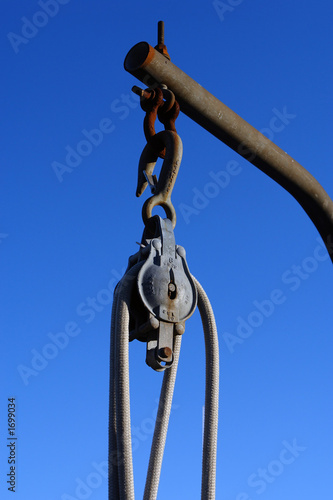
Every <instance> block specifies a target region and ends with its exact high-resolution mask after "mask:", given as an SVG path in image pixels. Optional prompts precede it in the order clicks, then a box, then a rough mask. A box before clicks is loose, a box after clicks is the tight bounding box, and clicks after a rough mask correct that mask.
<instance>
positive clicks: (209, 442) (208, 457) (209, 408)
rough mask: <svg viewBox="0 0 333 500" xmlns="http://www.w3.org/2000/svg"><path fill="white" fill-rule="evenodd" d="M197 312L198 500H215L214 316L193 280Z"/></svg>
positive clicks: (216, 353)
mask: <svg viewBox="0 0 333 500" xmlns="http://www.w3.org/2000/svg"><path fill="white" fill-rule="evenodd" d="M193 279H194V282H195V285H196V287H197V290H198V309H199V312H200V316H201V320H202V325H203V329H204V335H205V350H206V389H205V421H204V442H203V453H202V482H201V500H215V483H216V452H217V428H218V410H219V346H218V336H217V329H216V323H215V318H214V313H213V309H212V306H211V304H210V302H209V299H208V297H207V295H206V293H205V291H204V289H203V288H202V286H201V285H200V283H199V282H198V281H197V280H196V279H195V278H193Z"/></svg>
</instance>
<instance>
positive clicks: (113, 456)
mask: <svg viewBox="0 0 333 500" xmlns="http://www.w3.org/2000/svg"><path fill="white" fill-rule="evenodd" d="M142 264H143V263H142V262H140V263H138V264H136V265H135V266H133V267H132V268H131V269H130V270H129V271H128V272H127V273H126V274H125V275H124V276H123V278H122V279H121V281H120V283H119V284H118V286H117V288H116V290H115V300H114V307H113V308H112V320H113V325H114V326H112V327H111V342H110V344H111V349H113V352H111V357H110V371H111V373H110V406H109V407H110V424H109V439H110V445H109V446H110V447H109V454H110V457H109V458H110V459H109V463H110V464H111V466H112V467H110V473H111V474H109V476H110V479H109V500H116V499H117V500H118V499H119V500H134V477H133V461H132V438H131V416H130V390H129V359H128V343H129V340H128V335H129V331H128V325H129V302H130V296H131V292H132V285H133V283H134V278H135V277H136V276H137V274H138V271H139V269H140V267H141V266H142Z"/></svg>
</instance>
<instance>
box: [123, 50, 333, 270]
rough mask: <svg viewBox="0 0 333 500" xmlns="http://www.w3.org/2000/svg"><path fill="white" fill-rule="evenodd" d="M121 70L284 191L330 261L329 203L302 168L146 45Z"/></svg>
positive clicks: (332, 213) (332, 215)
mask: <svg viewBox="0 0 333 500" xmlns="http://www.w3.org/2000/svg"><path fill="white" fill-rule="evenodd" d="M124 67H125V69H126V71H128V72H129V73H131V74H132V75H133V76H135V77H136V78H138V79H139V80H141V81H142V82H143V83H144V84H145V85H146V86H147V87H148V86H152V85H154V84H155V85H156V84H157V83H158V84H160V83H163V84H165V85H167V87H168V88H169V89H170V90H172V91H173V92H174V94H175V96H176V99H177V101H178V102H179V104H180V108H181V111H183V112H184V113H185V114H186V115H187V116H188V117H189V118H192V119H193V120H194V121H195V122H197V123H198V124H199V125H201V126H202V127H203V128H205V129H206V130H208V132H210V133H211V134H213V135H215V137H217V138H218V139H220V140H221V141H222V142H224V143H225V144H226V145H227V146H229V147H230V148H232V149H233V150H234V151H236V152H237V153H238V154H240V155H241V156H243V157H244V158H245V159H247V160H248V161H250V162H251V163H252V164H253V165H255V166H256V167H258V168H259V169H260V170H261V171H262V172H264V173H265V174H267V175H268V176H269V177H271V178H272V179H273V180H275V181H276V182H277V183H278V184H280V186H282V187H283V188H285V189H286V190H287V191H288V192H289V193H290V194H291V195H292V196H293V197H294V198H295V199H296V200H297V201H298V203H299V204H300V205H301V206H302V207H303V209H304V210H305V212H306V213H307V214H308V216H309V217H310V219H311V220H312V222H313V223H314V224H315V226H316V228H317V229H318V231H319V233H320V235H321V237H322V238H323V241H324V243H325V245H326V248H327V250H328V252H329V254H330V257H331V260H332V261H333V202H332V200H331V199H330V197H329V196H328V194H327V193H326V191H325V190H324V189H323V188H322V186H321V185H320V184H319V183H318V182H317V181H316V179H315V178H314V177H313V176H312V175H311V174H310V173H309V172H308V171H307V170H306V169H305V168H304V167H302V165H300V164H299V163H298V162H297V161H295V160H294V159H293V158H291V157H290V156H289V155H288V154H287V153H285V152H284V151H283V150H282V149H280V148H279V147H278V146H277V145H276V144H274V143H273V142H272V141H270V140H269V139H267V137H265V136H264V135H263V134H261V133H260V132H259V131H258V130H257V129H255V128H254V127H252V125H250V124H249V123H247V122H246V121H245V120H243V119H242V118H241V117H240V116H238V115H237V114H236V113H234V112H233V111H232V110H231V109H230V108H228V107H227V106H226V105H225V104H223V103H222V102H221V101H219V100H218V99H217V98H216V97H214V96H213V95H212V94H210V93H209V92H208V91H207V90H205V89H204V88H203V87H202V86H201V85H199V84H198V83H197V82H196V81H195V80H193V79H192V78H191V77H189V76H188V75H187V74H186V73H184V72H183V71H182V70H181V69H179V68H178V67H177V66H175V65H174V64H173V63H172V62H171V61H170V60H168V59H167V58H166V57H164V56H163V55H162V54H160V53H159V52H158V51H157V50H155V49H154V48H153V47H151V46H150V45H149V44H148V43H147V42H140V43H138V44H136V45H135V46H134V47H132V49H131V50H130V51H129V52H128V54H127V56H126V58H125V62H124Z"/></svg>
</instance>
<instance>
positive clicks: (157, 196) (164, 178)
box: [136, 130, 183, 228]
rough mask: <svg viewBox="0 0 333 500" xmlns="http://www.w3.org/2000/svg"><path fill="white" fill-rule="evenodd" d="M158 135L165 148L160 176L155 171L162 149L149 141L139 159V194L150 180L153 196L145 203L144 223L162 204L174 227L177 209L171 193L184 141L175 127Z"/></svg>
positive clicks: (137, 191) (143, 208)
mask: <svg viewBox="0 0 333 500" xmlns="http://www.w3.org/2000/svg"><path fill="white" fill-rule="evenodd" d="M156 137H157V138H158V142H159V143H161V145H163V146H161V147H163V148H165V149H166V153H165V158H164V161H163V164H162V167H161V173H160V176H159V179H158V180H157V177H156V175H153V171H154V167H155V165H156V162H157V159H158V156H159V151H158V150H156V147H154V145H152V143H151V142H148V144H147V145H146V146H145V148H144V150H143V151H142V154H141V157H140V161H139V172H138V186H137V190H136V195H137V196H141V195H142V193H143V192H144V190H145V189H146V187H147V185H148V183H149V185H150V187H151V191H152V193H153V196H151V197H150V198H148V200H146V201H145V203H144V205H143V207H142V219H143V222H144V224H145V225H147V223H148V220H149V219H150V218H151V217H152V210H153V208H154V207H156V206H157V205H160V206H161V207H162V208H163V209H164V210H165V213H166V216H167V218H168V219H169V220H171V222H172V226H173V228H175V226H176V211H175V208H174V206H173V205H172V202H171V193H172V190H173V187H174V185H175V182H176V178H177V174H178V170H179V167H180V162H181V159H182V155H183V143H182V141H181V138H180V137H179V135H178V134H177V133H176V132H174V131H172V130H163V131H162V132H159V133H158V134H156ZM155 144H156V143H155Z"/></svg>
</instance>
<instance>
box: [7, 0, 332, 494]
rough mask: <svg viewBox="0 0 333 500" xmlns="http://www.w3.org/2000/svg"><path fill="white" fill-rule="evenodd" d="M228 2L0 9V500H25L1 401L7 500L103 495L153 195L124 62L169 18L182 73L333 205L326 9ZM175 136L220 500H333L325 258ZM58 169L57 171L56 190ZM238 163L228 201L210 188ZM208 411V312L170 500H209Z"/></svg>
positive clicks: (181, 218) (226, 154)
mask: <svg viewBox="0 0 333 500" xmlns="http://www.w3.org/2000/svg"><path fill="white" fill-rule="evenodd" d="M216 5H217V4H216ZM224 5H225V6H227V7H225V6H224V7H223V6H222V2H220V4H219V6H218V5H217V6H214V3H213V2H212V1H209V2H206V1H205V2H204V1H202V0H200V1H196V2H193V1H188V0H186V1H183V2H176V1H170V2H160V1H156V2H154V3H151V4H144V3H142V2H128V1H126V0H124V1H122V2H111V1H109V2H107V1H105V0H96V1H94V2H93V1H90V2H89V1H84V2H78V1H75V0H66V1H65V0H62V1H60V0H57V1H56V0H54V1H53V2H49V3H48V2H47V1H44V2H43V0H41V1H40V2H38V1H33V0H29V1H22V0H20V1H15V2H13V1H10V0H3V1H2V15H1V21H0V23H1V53H2V57H1V64H2V74H3V77H2V91H1V96H0V100H1V116H2V129H1V138H2V141H1V142H2V147H1V153H0V162H1V170H2V175H1V178H2V179H1V203H2V214H3V216H2V218H1V226H0V253H1V306H2V307H1V309H2V314H1V349H0V352H1V362H0V370H1V398H0V436H1V440H0V496H1V499H4V500H5V499H9V498H13V496H12V493H11V492H9V491H8V490H7V486H8V485H7V484H6V474H7V473H8V472H9V465H8V464H7V460H8V450H9V448H8V447H6V443H7V441H6V439H7V424H6V419H7V416H6V412H7V398H9V397H15V398H16V409H17V437H18V439H17V445H16V451H17V464H16V465H17V468H16V473H17V483H16V487H17V492H16V496H15V499H16V500H68V499H70V500H73V498H74V499H77V500H79V499H81V498H82V499H83V498H89V499H91V500H105V499H106V498H107V481H106V479H105V477H103V470H101V469H100V467H101V466H102V465H103V462H104V461H105V460H106V459H107V427H108V377H109V374H108V366H109V324H110V310H111V301H110V294H111V292H110V291H113V288H114V286H115V283H116V281H117V280H118V279H119V277H120V276H121V274H122V273H123V271H124V268H125V266H126V264H127V259H128V257H129V255H131V254H133V253H134V252H136V250H137V245H136V243H135V242H136V241H138V240H140V238H141V234H142V229H143V223H142V220H141V207H142V203H143V201H144V199H145V198H146V197H147V194H148V193H147V194H145V195H144V199H137V198H136V197H135V188H136V181H137V164H138V159H139V156H140V154H141V151H142V149H143V147H144V145H145V139H144V136H143V132H142V120H143V112H142V110H141V109H140V107H139V106H138V98H137V97H136V96H134V95H132V94H131V90H130V89H131V87H132V85H134V84H137V83H138V82H137V81H135V79H134V78H133V77H132V76H130V75H129V74H127V73H126V72H125V71H124V69H123V60H124V58H125V55H126V53H127V51H128V50H129V49H130V48H131V47H132V46H133V45H134V44H135V43H137V42H139V41H142V40H146V41H148V42H149V43H151V44H152V45H155V43H156V25H157V21H158V20H159V19H163V20H164V21H165V29H166V44H167V47H168V50H169V53H170V54H171V58H172V60H173V62H174V63H175V64H176V65H178V66H180V67H181V68H182V69H183V70H184V71H186V72H187V73H188V74H189V75H190V76H192V77H193V78H195V79H196V80H197V81H198V82H199V83H201V84H202V85H203V86H204V87H206V88H207V89H208V90H210V91H211V92H212V93H213V94H215V95H216V96H217V97H218V98H220V99H221V100H222V101H223V102H224V103H225V104H226V105H228V106H229V107H231V108H232V109H233V110H234V111H235V112H237V113H238V114H240V115H241V116H242V117H243V118H244V119H246V120H247V121H249V122H250V123H251V124H252V125H254V126H255V127H257V128H258V129H260V130H261V129H265V131H264V132H265V133H266V134H267V135H270V136H271V137H272V138H273V140H274V142H276V143H277V144H278V145H279V146H280V147H281V148H282V149H283V150H284V151H287V152H288V153H289V154H290V155H291V156H292V157H294V158H295V159H296V160H297V161H299V162H300V163H301V164H302V165H303V166H304V167H305V168H306V169H308V170H309V171H310V172H311V173H312V174H313V175H314V176H315V177H316V178H317V180H318V181H319V182H320V183H321V184H322V185H323V187H324V188H325V189H326V191H327V192H328V193H329V195H330V196H331V197H333V187H332V186H333V169H332V116H333V109H332V108H333V100H332V83H333V81H332V14H333V7H332V4H331V2H328V1H325V2H324V1H322V2H317V3H314V2H310V1H308V0H307V1H300V0H297V1H295V2H290V1H289V2H287V1H286V0H282V1H279V2H267V1H266V2H265V1H264V0H256V1H249V0H237V1H236V0H225V3H224ZM43 12H44V14H43ZM46 12H48V13H46ZM41 13H42V14H41ZM31 23H32V24H31ZM36 25H37V27H36ZM10 33H12V34H11V35H9V34H10ZM281 114H282V116H283V120H281V118H280V121H279V122H277V121H276V120H275V121H274V120H273V118H274V117H276V116H281ZM272 120H273V121H272ZM272 123H274V124H277V123H278V124H279V127H278V129H279V130H278V131H276V130H275V129H274V130H273V129H272ZM97 128H99V129H100V130H102V132H100V134H96V133H95V135H94V136H92V135H91V131H92V130H94V129H97ZM177 129H178V132H179V134H180V136H181V138H182V140H183V144H184V156H183V161H182V165H181V168H180V173H179V177H178V180H177V183H176V187H175V189H174V193H173V202H174V205H175V207H176V210H177V213H178V222H177V226H176V241H177V243H178V244H181V245H183V246H184V247H185V248H186V250H187V259H188V264H189V267H190V270H191V272H192V273H193V274H194V275H195V276H196V277H197V278H198V279H199V281H200V282H201V283H202V284H203V286H204V288H205V289H206V291H207V293H208V295H209V297H210V299H211V301H212V304H213V306H214V309H215V313H216V320H217V324H218V330H219V338H220V350H221V379H220V383H221V394H220V427H219V441H218V461H217V471H218V474H217V499H219V500H250V499H251V500H257V499H259V498H260V499H264V500H281V499H282V498H285V499H302V500H313V499H317V498H330V496H331V495H332V493H331V492H332V489H333V485H332V463H333V434H332V418H333V404H332V401H333V398H332V374H333V372H332V371H333V368H332V348H333V340H332V331H331V330H332V323H333V311H332V297H331V290H332V279H333V269H332V265H331V263H330V261H329V258H328V255H327V254H326V252H325V251H324V250H323V249H322V247H321V246H320V239H319V235H318V233H317V231H316V229H315V227H314V226H313V224H312V223H311V221H310V220H309V219H308V217H307V216H306V215H305V213H304V212H303V210H302V209H301V208H300V207H299V206H298V204H297V202H296V201H294V199H293V198H292V197H291V196H290V195H289V194H288V193H286V192H284V191H283V189H282V188H280V187H279V186H278V185H277V184H275V183H274V182H273V181H272V180H271V179H269V178H268V177H266V176H265V175H264V174H263V173H261V172H260V171H258V170H257V169H256V168H255V167H254V166H252V165H250V164H248V163H247V162H246V161H245V160H243V159H241V158H240V157H238V156H237V155H236V153H234V152H233V151H231V150H230V149H229V148H228V147H227V146H224V145H223V144H222V143H220V142H219V141H218V140H217V139H215V138H214V137H212V136H210V135H209V134H208V133H207V132H206V131H204V130H203V129H201V128H200V127H199V126H198V125H196V124H195V123H193V122H191V121H190V120H189V119H188V118H187V117H186V116H184V115H181V116H180V117H179V119H178V122H177ZM87 136H88V137H87ZM89 137H90V139H89ZM83 140H85V141H87V140H88V141H89V140H90V142H85V143H82V141H83ZM92 141H95V143H94V144H92ZM73 151H74V153H73ZM78 151H79V153H78ZM75 152H76V153H75ZM66 156H67V160H66ZM230 162H232V163H230ZM236 162H237V163H236ZM57 163H58V166H59V164H62V165H65V166H66V167H67V170H66V171H64V172H63V173H62V174H59V169H58V175H57V174H56V172H55V165H56V164H57ZM230 165H232V166H233V175H231V176H229V181H228V182H227V185H225V186H223V187H221V186H220V187H219V186H218V185H217V184H216V182H215V181H214V175H215V176H216V175H220V176H222V175H223V174H222V173H221V172H226V171H227V170H228V169H229V170H230ZM60 180H61V182H60ZM207 195H208V197H207ZM200 200H201V201H200ZM200 203H201V204H200ZM107 290H109V291H107ZM267 301H269V302H267ZM273 301H274V302H273ZM92 304H94V305H92ZM263 308H265V314H264V313H263V312H262V311H263ZM260 311H261V312H260ZM251 325H252V326H251ZM64 332H66V336H65V335H59V333H64ZM68 334H69V335H70V336H68ZM227 334H230V335H227ZM66 339H67V340H66ZM230 339H232V340H230ZM66 342H67V344H66ZM57 344H58V346H57ZM65 344H66V345H65ZM60 345H61V347H60ZM130 351H131V367H130V368H131V369H130V371H131V396H132V424H133V434H134V437H135V441H134V442H135V449H134V452H133V456H134V472H135V488H136V496H137V498H141V497H142V492H143V487H144V480H145V473H146V468H147V461H148V456H149V449H150V440H151V436H152V422H153V417H154V412H155V410H156V399H157V398H158V395H159V388H160V384H161V380H162V376H161V374H158V373H155V372H153V371H152V370H151V369H150V368H148V367H147V366H146V365H145V362H144V359H145V346H144V344H140V343H136V344H132V345H131V346H130ZM43 353H44V355H45V353H46V356H47V357H48V359H45V357H41V356H43ZM27 370H28V371H27ZM29 370H30V371H29ZM203 402H204V344H203V335H202V329H201V324H200V320H199V315H198V313H197V312H196V313H195V315H194V316H193V317H192V318H191V319H190V320H189V321H188V323H187V326H186V332H185V334H184V337H183V346H182V352H181V359H180V367H179V373H178V378H177V383H176V390H175V396H174V409H173V412H172V415H171V422H170V430H169V434H168V440H167V446H166V452H165V459H164V463H163V469H162V476H161V484H160V491H159V497H158V498H159V500H165V499H167V498H175V499H186V500H187V499H190V500H192V499H198V498H199V497H200V480H201V439H202V435H201V433H202V406H203ZM79 485H80V486H79Z"/></svg>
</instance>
